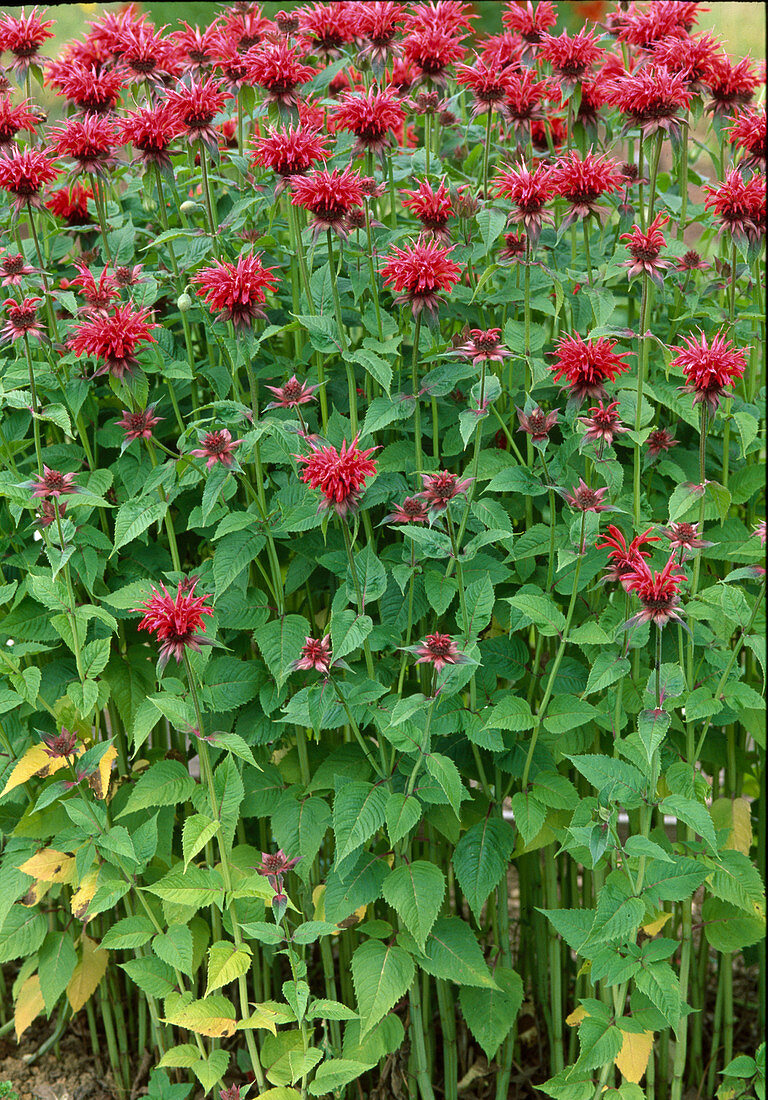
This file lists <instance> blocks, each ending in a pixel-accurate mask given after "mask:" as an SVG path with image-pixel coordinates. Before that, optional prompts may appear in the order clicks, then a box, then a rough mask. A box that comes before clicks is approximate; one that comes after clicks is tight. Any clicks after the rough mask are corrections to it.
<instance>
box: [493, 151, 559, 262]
mask: <svg viewBox="0 0 768 1100" xmlns="http://www.w3.org/2000/svg"><path fill="white" fill-rule="evenodd" d="M550 176H551V169H550V168H548V167H547V166H546V165H544V164H537V165H536V166H535V167H534V169H533V171H530V170H529V169H528V168H527V167H526V165H525V163H524V162H523V161H522V160H521V161H520V163H519V164H518V166H517V168H503V169H502V170H501V171H500V172H499V173H498V175H497V176H496V177H495V179H494V181H493V182H494V185H495V188H496V194H497V195H499V196H503V197H504V198H507V199H510V200H511V202H512V203H514V205H515V206H516V207H517V209H516V210H515V211H514V213H513V214H512V221H513V222H517V223H522V225H524V226H525V231H526V233H527V234H528V236H529V237H530V239H531V241H532V242H533V243H534V244H535V243H536V241H537V240H538V239H539V234H540V233H541V226H542V223H543V222H551V221H552V215H551V214H550V213H548V212H545V210H544V207H545V206H546V204H547V201H548V200H549V199H550V198H551V196H552V184H551V180H550Z"/></svg>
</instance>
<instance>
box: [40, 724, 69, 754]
mask: <svg viewBox="0 0 768 1100" xmlns="http://www.w3.org/2000/svg"><path fill="white" fill-rule="evenodd" d="M76 747H77V734H76V733H72V732H71V731H70V730H68V729H66V728H65V727H64V726H62V727H61V733H57V734H51V735H50V736H48V737H44V738H43V752H44V753H45V755H46V756H48V757H50V758H51V760H65V759H66V758H67V757H68V756H74V755H75V749H76Z"/></svg>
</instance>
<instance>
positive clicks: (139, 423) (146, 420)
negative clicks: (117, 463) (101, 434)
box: [117, 405, 164, 450]
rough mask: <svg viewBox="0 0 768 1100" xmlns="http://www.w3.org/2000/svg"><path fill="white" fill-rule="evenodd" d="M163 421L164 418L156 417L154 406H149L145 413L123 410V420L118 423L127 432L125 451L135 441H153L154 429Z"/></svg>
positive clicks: (124, 441)
mask: <svg viewBox="0 0 768 1100" xmlns="http://www.w3.org/2000/svg"><path fill="white" fill-rule="evenodd" d="M163 419H164V418H163V417H162V416H155V406H154V405H148V406H147V408H146V409H144V411H143V412H128V410H127V409H123V419H122V420H118V421H117V423H118V424H119V425H120V427H121V428H123V429H124V431H125V439H124V440H123V450H124V449H125V448H126V447H127V446H128V445H129V444H130V443H133V441H134V439H151V438H152V429H153V428H154V426H155V424H159V423H160V421H161V420H163Z"/></svg>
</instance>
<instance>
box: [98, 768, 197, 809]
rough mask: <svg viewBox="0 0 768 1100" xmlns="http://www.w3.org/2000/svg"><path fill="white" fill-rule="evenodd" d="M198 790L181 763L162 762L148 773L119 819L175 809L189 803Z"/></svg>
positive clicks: (142, 778)
mask: <svg viewBox="0 0 768 1100" xmlns="http://www.w3.org/2000/svg"><path fill="white" fill-rule="evenodd" d="M194 789H195V781H194V779H193V778H192V776H191V775H190V774H189V772H188V771H187V769H186V768H185V767H184V765H183V764H182V763H181V762H180V761H178V760H159V761H158V762H157V763H156V764H152V766H151V767H149V768H148V769H147V771H146V772H144V774H143V775H142V776H141V778H140V779H139V781H138V782H137V783H136V786H135V787H134V788H133V790H132V791H131V793H130V794H129V796H128V801H127V802H126V804H125V806H124V807H123V809H122V810H121V811H120V813H119V814H118V815H117V816H118V818H121V817H125V816H126V814H132V813H136V812H137V811H139V810H146V809H149V808H150V807H154V806H175V805H177V804H178V803H179V802H186V801H187V800H188V799H189V798H190V797H191V795H192V792H193V791H194Z"/></svg>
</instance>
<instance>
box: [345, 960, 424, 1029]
mask: <svg viewBox="0 0 768 1100" xmlns="http://www.w3.org/2000/svg"><path fill="white" fill-rule="evenodd" d="M414 973H415V967H414V964H413V959H412V958H411V956H410V955H409V954H408V952H407V951H405V950H403V948H402V947H397V946H395V945H393V944H385V943H382V942H381V941H380V940H366V942H365V943H362V944H360V946H359V947H358V948H357V950H356V951H355V953H354V955H353V956H352V981H353V984H354V987H355V996H356V997H357V1005H358V1009H359V1013H360V1020H361V1036H363V1035H365V1033H366V1032H368V1031H370V1030H371V1028H372V1027H374V1026H375V1025H376V1024H377V1023H378V1022H379V1020H381V1019H382V1017H384V1016H385V1015H386V1014H387V1012H389V1010H390V1008H392V1006H393V1005H394V1004H395V1002H396V1001H399V1000H400V998H401V997H402V996H403V994H404V993H405V992H407V990H408V989H409V988H410V985H411V982H412V981H413V976H414Z"/></svg>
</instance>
